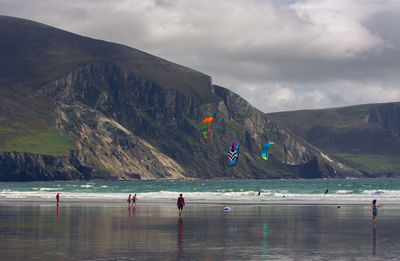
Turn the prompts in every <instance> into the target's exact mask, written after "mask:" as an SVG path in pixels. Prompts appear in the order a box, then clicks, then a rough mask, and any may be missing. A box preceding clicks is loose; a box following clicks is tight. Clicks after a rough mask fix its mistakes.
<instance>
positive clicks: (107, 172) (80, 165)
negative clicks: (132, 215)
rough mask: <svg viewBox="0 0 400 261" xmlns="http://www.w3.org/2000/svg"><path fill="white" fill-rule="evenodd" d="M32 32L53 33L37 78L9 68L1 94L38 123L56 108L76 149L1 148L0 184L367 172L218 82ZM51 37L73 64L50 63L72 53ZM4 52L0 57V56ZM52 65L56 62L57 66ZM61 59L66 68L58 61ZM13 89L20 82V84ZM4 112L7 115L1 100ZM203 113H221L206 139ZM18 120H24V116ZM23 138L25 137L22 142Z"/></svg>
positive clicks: (86, 42)
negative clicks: (231, 153) (231, 147)
mask: <svg viewBox="0 0 400 261" xmlns="http://www.w3.org/2000/svg"><path fill="white" fill-rule="evenodd" d="M24 23H28V22H26V21H25V22H24ZM28 24H29V23H28ZM32 28H33V29H34V28H35V26H34V25H31V27H30V35H33V36H32V37H33V38H34V40H35V41H36V43H37V42H40V41H41V39H42V38H43V37H45V36H46V30H50V31H51V34H50V35H51V36H49V38H46V41H45V42H46V46H47V49H46V48H44V47H43V48H42V47H41V48H38V49H37V50H36V51H35V50H30V51H31V53H33V54H35V57H36V58H37V57H40V52H43V55H42V56H43V57H44V61H42V60H40V59H36V58H35V59H33V60H32V59H31V60H30V64H32V63H34V64H33V65H32V68H31V67H30V68H31V70H30V72H31V74H32V78H34V79H35V81H34V82H35V84H34V85H29V84H28V85H27V83H26V79H25V78H24V79H23V82H21V83H19V84H15V83H11V82H8V81H7V79H9V78H12V79H13V82H14V81H16V80H15V79H18V77H11V76H10V75H8V74H12V71H10V70H9V71H7V73H8V74H7V75H6V76H7V77H6V76H5V77H2V79H1V80H0V87H2V89H1V90H0V91H2V92H3V93H5V94H7V95H3V97H0V99H3V101H7V102H8V103H9V104H14V103H15V101H16V99H18V101H20V103H23V104H24V106H20V107H18V108H19V109H18V110H20V111H22V110H23V109H22V107H24V108H25V111H27V110H28V109H29V111H36V114H34V115H35V117H36V118H38V119H42V118H43V117H45V116H43V115H50V114H51V115H52V117H54V122H53V123H51V121H50V120H49V119H48V118H49V117H48V116H46V117H47V118H45V119H46V121H45V122H47V123H46V124H50V123H51V124H54V125H55V126H56V127H57V129H58V131H59V132H60V134H61V135H62V136H63V137H67V138H69V139H70V140H72V141H73V143H74V144H75V148H74V149H68V151H66V152H65V153H64V155H61V156H60V155H53V156H48V155H41V154H40V153H30V154H29V153H24V152H23V151H22V152H19V153H17V152H2V153H1V154H0V168H1V169H2V171H1V172H0V180H55V179H118V180H130V179H140V180H152V179H185V178H299V177H301V178H321V177H345V176H359V175H360V173H359V172H357V171H354V170H353V169H351V168H348V167H346V166H344V165H343V164H340V163H337V162H335V161H334V160H333V159H330V158H329V157H328V156H326V155H325V154H323V153H322V152H321V151H320V150H319V149H318V148H316V147H315V146H313V145H311V144H309V143H308V142H307V141H305V140H303V139H302V138H299V137H297V136H295V135H293V134H292V133H291V132H290V131H287V130H286V129H285V128H283V127H282V126H281V125H280V124H279V123H278V122H277V121H276V120H274V119H273V118H271V117H270V116H268V115H265V114H264V113H262V112H260V111H258V110H256V109H255V108H253V107H252V106H251V105H250V104H249V103H248V102H246V101H245V100H244V99H242V98H241V97H240V96H238V95H236V94H234V93H232V92H231V91H229V90H227V89H225V88H223V87H220V86H214V85H212V84H211V78H210V77H209V76H207V75H204V74H201V73H198V72H195V71H193V70H191V69H188V68H184V67H182V66H179V65H176V64H172V63H169V62H167V61H165V60H162V59H159V58H157V57H153V56H151V55H148V54H144V53H142V52H140V51H137V50H130V49H129V48H127V47H123V46H118V45H115V44H112V43H105V42H100V43H99V41H96V40H93V39H88V38H83V37H80V36H76V35H72V34H68V33H66V32H61V31H60V32H59V31H57V29H54V28H51V29H46V28H47V27H46V26H44V25H41V26H40V35H41V38H40V39H39V38H37V37H36V36H35V34H33V33H32ZM1 29H2V28H1V27H0V31H1ZM12 32H13V37H15V35H14V34H15V32H14V31H12ZM54 39H55V40H54ZM60 39H62V40H63V41H62V42H61V40H60ZM8 40H9V39H8ZM49 42H50V43H53V44H49ZM54 42H55V43H58V44H61V43H62V45H61V46H62V47H63V48H65V50H68V52H71V53H72V55H73V54H79V56H76V57H75V58H74V59H71V58H70V57H68V56H66V55H65V56H62V57H64V58H65V59H66V60H67V62H64V60H63V59H53V58H51V59H50V58H49V57H52V56H51V55H53V54H54V53H63V52H64V51H65V50H64V49H62V50H58V52H55V51H56V50H53V49H51V52H50V51H49V49H48V48H50V47H49V46H51V48H56V47H55V46H58V45H57V44H54ZM65 46H67V47H68V48H66V47H65ZM90 46H93V48H90ZM21 48H24V46H22V47H21ZM30 48H31V47H30ZM60 48H61V47H60ZM74 48H75V49H74ZM71 50H72V51H71ZM96 50H99V51H98V52H96ZM110 50H112V51H110ZM65 52H66V51H65ZM17 53H18V52H16V53H15V55H17ZM50 53H51V55H50ZM3 56H4V55H3V54H1V53H0V58H1V57H3ZM8 56H9V54H7V57H8ZM28 58H29V57H20V56H18V55H17V56H16V58H15V59H16V61H19V62H20V63H23V62H24V61H25V59H28ZM8 59H10V57H8ZM32 61H33V62H32ZM55 61H57V64H56V65H57V66H51V64H53V63H56V62H55ZM60 61H62V64H58V63H59V62H60ZM16 63H17V62H16ZM45 63H49V64H50V65H49V64H46V66H45V65H44V64H45ZM34 68H41V70H36V71H35V69H34ZM46 68H47V69H46ZM59 68H62V70H61V69H59ZM4 83H7V84H4ZM12 86H16V88H15V90H14V89H13V88H11V87H12ZM4 97H5V98H4ZM21 101H23V102H21ZM43 101H46V106H45V105H43ZM15 108H17V107H15ZM49 108H51V109H49ZM2 110H3V111H4V112H6V109H2V108H1V106H0V112H1V111H2ZM25 111H23V112H25ZM7 113H9V112H6V113H5V115H6V114H7ZM23 114H24V113H22V112H21V113H20V114H18V115H22V116H21V118H22V119H23V120H24V121H25V122H26V124H28V123H29V121H32V122H37V121H38V120H37V119H30V118H28V117H25V118H24V117H23ZM206 117H213V118H214V122H213V123H212V124H211V127H210V137H209V139H207V140H205V139H204V138H203V136H202V134H201V132H200V123H201V120H202V119H204V118H206ZM43 119H44V118H43ZM7 122H12V121H11V116H10V117H8V118H7V119H5V120H3V121H2V119H1V118H0V147H1V140H2V139H1V135H2V132H1V130H2V129H1V128H2V126H3V125H5V123H7ZM2 124H3V125H2ZM13 124H14V125H15V126H20V125H21V126H22V123H19V122H14V123H13ZM24 124H25V123H24ZM32 126H36V125H34V124H32ZM46 126H47V125H46ZM39 127H40V126H39ZM6 130H7V131H8V132H10V130H9V129H6ZM28 132H29V131H28ZM19 135H25V134H24V133H22V134H19ZM30 135H31V134H30ZM32 135H33V134H32ZM32 135H31V136H29V137H33V136H32ZM7 137H8V136H7ZM25 140H26V139H25ZM232 140H238V141H239V142H240V144H241V145H240V156H239V163H238V164H237V166H235V167H229V165H228V164H227V159H226V153H227V149H228V148H227V147H228V144H229V142H230V141H232ZM22 141H24V139H21V140H18V142H19V143H18V144H20V143H21V142H22ZM267 141H274V142H275V145H273V147H272V149H271V152H270V159H269V160H268V161H265V160H263V159H262V158H261V157H260V153H261V152H260V150H261V147H262V146H263V144H264V143H266V142H267ZM16 144H17V142H16ZM7 148H9V146H8V147H7ZM20 150H21V149H20Z"/></svg>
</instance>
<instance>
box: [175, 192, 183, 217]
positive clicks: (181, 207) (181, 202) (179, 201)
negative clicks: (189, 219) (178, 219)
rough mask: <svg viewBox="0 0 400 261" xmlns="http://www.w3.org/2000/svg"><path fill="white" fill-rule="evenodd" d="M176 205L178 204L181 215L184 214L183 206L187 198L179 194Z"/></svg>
mask: <svg viewBox="0 0 400 261" xmlns="http://www.w3.org/2000/svg"><path fill="white" fill-rule="evenodd" d="M176 205H177V206H178V210H179V216H182V211H183V206H185V199H184V198H183V197H182V194H180V195H179V198H178V201H177V202H176Z"/></svg>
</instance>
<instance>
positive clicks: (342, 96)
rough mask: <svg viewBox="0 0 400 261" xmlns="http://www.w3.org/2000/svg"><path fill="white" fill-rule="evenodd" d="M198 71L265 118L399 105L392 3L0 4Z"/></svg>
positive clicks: (46, 0) (48, 0)
mask: <svg viewBox="0 0 400 261" xmlns="http://www.w3.org/2000/svg"><path fill="white" fill-rule="evenodd" d="M0 14H1V15H9V16H16V17H21V18H26V19H31V20H35V21H38V22H41V23H45V24H49V25H52V26H55V27H58V28H61V29H64V30H67V31H71V32H74V33H77V34H81V35H85V36H88V37H93V38H97V39H102V40H107V41H111V42H116V43H121V44H125V45H128V46H130V47H134V48H136V49H139V50H142V51H145V52H148V53H150V54H153V55H156V56H159V57H161V58H164V59H166V60H169V61H172V62H175V63H178V64H181V65H184V66H187V67H190V68H192V69H195V70H198V71H201V72H203V73H205V74H207V75H209V76H211V77H212V79H213V83H214V84H217V85H220V86H223V87H226V88H228V89H230V90H232V91H234V92H236V93H238V94H239V95H241V96H242V97H243V98H245V99H246V100H247V101H249V102H250V103H251V104H252V105H253V106H255V107H256V108H258V109H260V110H261V111H264V112H277V111H289V110H299V109H319V108H331V107H341V106H348V105H356V104H365V103H380V102H392V101H400V85H399V82H400V81H399V80H400V30H399V28H400V19H399V17H400V1H399V0H169V1H168V0H34V1H33V0H0Z"/></svg>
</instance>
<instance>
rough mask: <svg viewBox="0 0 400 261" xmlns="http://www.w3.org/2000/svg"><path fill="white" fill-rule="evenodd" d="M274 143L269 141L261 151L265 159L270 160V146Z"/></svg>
mask: <svg viewBox="0 0 400 261" xmlns="http://www.w3.org/2000/svg"><path fill="white" fill-rule="evenodd" d="M272 144H274V143H273V142H268V143H266V144H265V145H264V146H263V148H262V152H261V157H262V158H263V159H265V160H268V152H269V148H270V147H271V145H272Z"/></svg>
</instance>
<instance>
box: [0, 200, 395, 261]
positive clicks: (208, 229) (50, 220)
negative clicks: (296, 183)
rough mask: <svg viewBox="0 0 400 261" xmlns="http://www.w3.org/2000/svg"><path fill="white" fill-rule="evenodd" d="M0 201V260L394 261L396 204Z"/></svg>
mask: <svg viewBox="0 0 400 261" xmlns="http://www.w3.org/2000/svg"><path fill="white" fill-rule="evenodd" d="M14 203H16V204H12V202H10V201H8V202H0V245H1V250H0V256H1V260H384V259H386V260H398V257H399V256H400V226H399V225H398V220H399V218H400V208H399V207H398V206H395V205H394V206H384V208H382V209H379V211H380V212H379V215H378V219H377V224H376V227H375V228H374V227H373V226H372V215H371V212H370V211H369V205H343V206H342V207H341V208H337V206H336V205H335V206H333V205H315V204H312V205H307V204H304V205H300V204H294V205H290V204H284V205H249V206H246V205H231V208H232V210H231V211H230V212H224V211H223V205H220V204H208V205H206V204H188V205H187V206H186V207H185V209H184V213H183V218H179V217H178V211H177V208H176V206H174V205H173V204H157V203H151V204H150V203H148V204H142V205H141V204H138V205H137V207H136V208H133V207H130V208H128V207H127V206H126V205H125V204H121V203H119V204H115V203H103V204H102V203H100V202H97V203H94V204H89V203H82V202H78V203H77V202H73V203H64V204H63V203H61V204H60V205H59V207H58V208H57V207H56V205H55V204H54V203H50V202H48V203H46V202H42V203H30V202H14Z"/></svg>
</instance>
